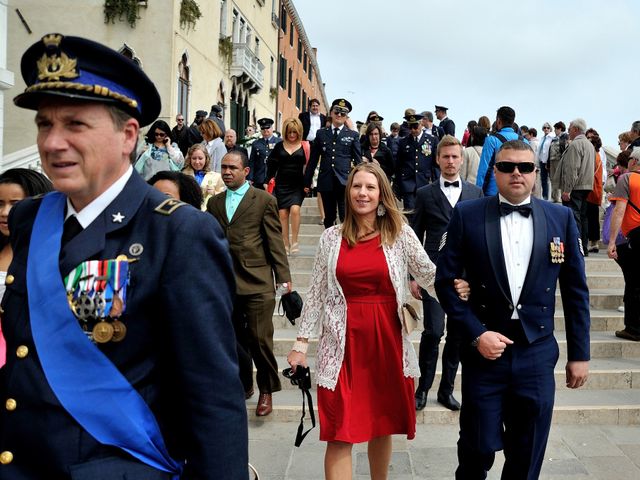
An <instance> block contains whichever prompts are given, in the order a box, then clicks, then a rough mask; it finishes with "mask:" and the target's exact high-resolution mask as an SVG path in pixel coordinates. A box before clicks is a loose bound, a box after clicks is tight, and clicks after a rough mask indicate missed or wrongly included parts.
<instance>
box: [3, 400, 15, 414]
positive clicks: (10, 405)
mask: <svg viewBox="0 0 640 480" xmlns="http://www.w3.org/2000/svg"><path fill="white" fill-rule="evenodd" d="M4 406H5V407H6V409H7V410H9V411H10V412H13V411H14V410H15V409H16V407H17V406H18V404H17V403H16V401H15V400H14V399H13V398H7V401H6V402H4Z"/></svg>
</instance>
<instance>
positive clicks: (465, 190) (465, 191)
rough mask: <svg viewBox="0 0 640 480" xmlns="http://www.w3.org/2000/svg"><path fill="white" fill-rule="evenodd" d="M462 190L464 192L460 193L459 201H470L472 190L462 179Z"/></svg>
mask: <svg viewBox="0 0 640 480" xmlns="http://www.w3.org/2000/svg"><path fill="white" fill-rule="evenodd" d="M460 182H461V184H460V188H462V192H460V198H459V199H458V201H459V202H461V201H463V200H469V199H470V198H471V197H470V195H469V194H470V193H471V189H470V188H469V183H468V182H465V181H464V180H462V179H460Z"/></svg>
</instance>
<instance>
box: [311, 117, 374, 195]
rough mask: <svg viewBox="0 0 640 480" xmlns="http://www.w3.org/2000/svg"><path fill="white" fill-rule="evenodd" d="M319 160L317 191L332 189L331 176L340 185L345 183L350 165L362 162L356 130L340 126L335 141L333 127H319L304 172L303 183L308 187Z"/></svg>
mask: <svg viewBox="0 0 640 480" xmlns="http://www.w3.org/2000/svg"><path fill="white" fill-rule="evenodd" d="M318 161H319V162H320V170H319V172H318V191H319V192H330V191H332V190H333V178H334V177H336V178H337V179H338V181H339V182H340V183H341V184H342V185H346V184H347V177H348V176H349V172H350V171H351V167H352V165H357V164H359V163H360V162H362V150H361V148H360V137H359V135H358V133H357V132H354V131H353V130H349V129H348V128H347V127H346V126H343V127H342V130H340V133H339V134H338V138H337V139H336V141H334V139H333V128H321V129H320V130H318V132H317V133H316V139H315V140H314V141H313V143H312V144H311V157H310V159H309V164H308V165H307V167H306V169H305V173H304V185H305V187H310V186H311V182H312V180H313V172H314V171H315V169H316V166H317V165H318Z"/></svg>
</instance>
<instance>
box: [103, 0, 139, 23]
mask: <svg viewBox="0 0 640 480" xmlns="http://www.w3.org/2000/svg"><path fill="white" fill-rule="evenodd" d="M139 10H140V2H139V1H138V0H105V2H104V23H116V19H118V20H119V21H122V22H123V21H126V22H127V23H128V24H129V26H130V27H131V28H134V27H135V26H136V21H137V20H138V19H139V18H140V16H139V15H138V13H139Z"/></svg>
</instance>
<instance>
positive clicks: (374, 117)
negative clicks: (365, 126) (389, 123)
mask: <svg viewBox="0 0 640 480" xmlns="http://www.w3.org/2000/svg"><path fill="white" fill-rule="evenodd" d="M383 120H384V118H383V117H381V116H380V115H378V114H377V113H376V114H373V115H371V116H370V117H369V119H368V121H369V122H381V121H383Z"/></svg>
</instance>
